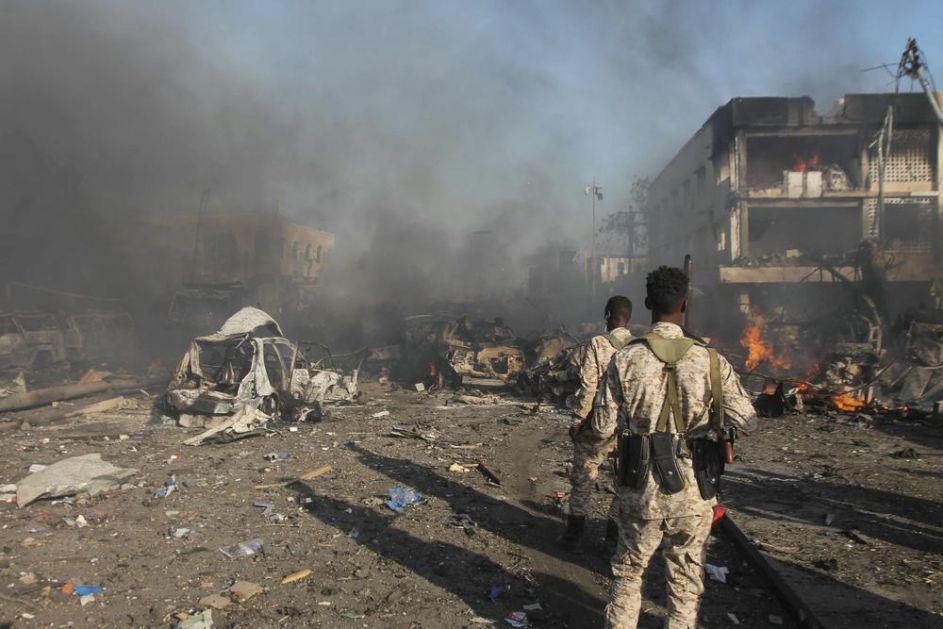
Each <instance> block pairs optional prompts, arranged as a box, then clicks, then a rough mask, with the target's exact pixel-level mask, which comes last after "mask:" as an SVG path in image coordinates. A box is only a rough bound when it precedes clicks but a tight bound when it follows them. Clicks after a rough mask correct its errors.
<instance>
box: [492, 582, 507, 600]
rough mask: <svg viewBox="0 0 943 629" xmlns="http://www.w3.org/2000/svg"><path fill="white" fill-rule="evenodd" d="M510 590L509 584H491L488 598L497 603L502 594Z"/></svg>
mask: <svg viewBox="0 0 943 629" xmlns="http://www.w3.org/2000/svg"><path fill="white" fill-rule="evenodd" d="M507 591H508V586H506V585H504V584H503V583H493V584H491V590H490V591H489V592H488V598H489V599H491V602H492V603H497V602H498V599H499V598H500V597H501V595H502V594H504V593H505V592H507Z"/></svg>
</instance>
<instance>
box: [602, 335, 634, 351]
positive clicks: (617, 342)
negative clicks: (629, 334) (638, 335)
mask: <svg viewBox="0 0 943 629" xmlns="http://www.w3.org/2000/svg"><path fill="white" fill-rule="evenodd" d="M606 340H607V341H609V344H610V345H612V349H614V350H616V351H617V352H618V351H619V350H620V349H622V348H623V347H625V346H626V345H628V344H629V339H627V340H622V339H620V338H619V337H618V336H616V335H615V333H614V332H610V333H609V334H607V335H606Z"/></svg>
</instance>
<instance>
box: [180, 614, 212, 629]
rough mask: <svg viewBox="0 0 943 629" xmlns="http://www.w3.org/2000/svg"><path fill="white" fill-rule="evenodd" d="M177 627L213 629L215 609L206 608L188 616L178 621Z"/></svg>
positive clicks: (181, 628)
mask: <svg viewBox="0 0 943 629" xmlns="http://www.w3.org/2000/svg"><path fill="white" fill-rule="evenodd" d="M175 629H213V610H212V609H204V610H203V611H201V612H200V613H199V614H194V615H192V616H187V617H186V618H184V619H183V620H181V621H180V622H178V623H177V626H176V627H175Z"/></svg>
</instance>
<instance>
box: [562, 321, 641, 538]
mask: <svg viewBox="0 0 943 629" xmlns="http://www.w3.org/2000/svg"><path fill="white" fill-rule="evenodd" d="M609 334H612V335H613V336H614V337H615V338H616V339H618V340H619V341H621V342H622V343H628V342H629V340H631V338H632V333H631V332H629V330H628V329H626V328H616V329H615V330H612V331H611V332H610V333H609ZM609 334H601V335H599V336H595V337H593V339H592V340H591V341H590V342H589V344H588V345H587V346H586V352H585V354H584V356H583V363H582V364H581V365H580V388H579V390H578V391H577V392H576V393H575V394H574V396H573V401H574V402H575V405H576V408H575V410H574V414H575V415H576V416H577V417H578V418H579V419H580V420H585V419H586V418H587V417H589V415H590V413H591V412H592V410H593V398H595V397H596V391H597V389H598V388H599V381H600V379H601V378H602V377H603V376H604V375H605V374H606V369H608V368H609V363H610V362H611V361H612V357H613V356H614V355H615V353H616V348H615V347H613V346H612V343H610V342H609ZM588 428H589V427H588V426H587V427H586V428H584V429H583V430H581V431H580V432H577V433H576V435H575V436H574V438H573V468H572V469H571V471H570V484H571V485H572V486H573V488H572V490H571V491H570V515H575V516H585V515H586V514H587V513H588V512H589V507H590V502H591V498H592V494H593V485H595V483H596V479H597V478H598V477H599V466H600V465H602V463H603V461H605V460H606V457H607V456H609V454H610V453H611V452H612V451H613V450H614V449H615V447H616V438H615V437H614V436H609V437H607V438H604V439H599V438H597V436H596V435H595V434H593V431H592V430H588ZM615 509H616V501H615V500H613V501H612V506H611V507H610V509H609V519H610V520H613V521H614V520H615V519H616V512H615Z"/></svg>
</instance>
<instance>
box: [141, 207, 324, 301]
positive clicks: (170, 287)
mask: <svg viewBox="0 0 943 629" xmlns="http://www.w3.org/2000/svg"><path fill="white" fill-rule="evenodd" d="M127 230H128V232H129V234H130V236H129V238H128V239H127V241H126V246H127V247H129V248H130V249H132V250H133V254H131V252H130V251H129V258H130V259H131V261H132V263H135V264H142V265H148V266H150V268H152V269H153V268H154V266H153V265H155V264H157V265H158V267H157V268H156V273H150V274H149V273H147V272H146V271H142V272H141V273H140V275H141V276H142V282H144V283H146V284H149V285H150V290H151V293H152V294H156V295H168V294H172V293H173V291H175V290H177V289H178V288H180V287H181V286H184V285H187V286H194V285H195V286H206V285H233V284H237V285H240V286H241V287H242V289H243V291H244V297H243V301H244V303H246V304H248V305H255V306H259V307H261V308H263V309H265V310H267V311H269V312H271V313H272V314H273V315H277V314H278V313H282V312H285V311H297V310H299V309H301V308H303V307H304V306H306V305H308V304H309V303H310V302H311V299H312V296H313V291H314V289H315V286H316V285H317V282H318V277H319V276H320V274H321V272H322V271H323V269H324V265H325V263H326V261H327V260H328V259H329V257H330V255H331V252H332V251H333V249H334V234H332V233H330V232H325V231H321V230H318V229H314V228H312V227H308V226H306V225H302V224H300V223H298V222H295V221H292V220H289V219H286V218H284V217H280V216H277V215H273V214H263V213H247V214H236V213H233V214H224V213H211V214H205V215H204V216H203V217H202V218H201V219H200V220H198V219H197V217H196V216H195V215H182V214H167V215H160V216H151V217H147V218H145V219H142V220H139V221H136V222H135V223H133V224H132V225H130V226H128V227H127Z"/></svg>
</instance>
